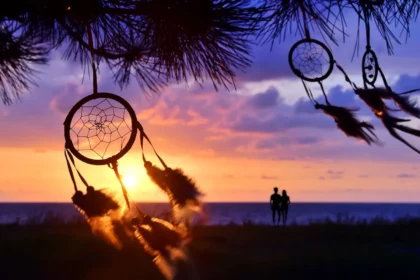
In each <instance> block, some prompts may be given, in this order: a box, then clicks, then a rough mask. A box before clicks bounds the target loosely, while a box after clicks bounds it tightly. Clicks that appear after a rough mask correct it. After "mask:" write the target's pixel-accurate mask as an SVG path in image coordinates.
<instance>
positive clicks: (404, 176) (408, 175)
mask: <svg viewBox="0 0 420 280" xmlns="http://www.w3.org/2000/svg"><path fill="white" fill-rule="evenodd" d="M397 178H400V179H413V178H416V175H414V174H408V173H401V174H398V175H397Z"/></svg>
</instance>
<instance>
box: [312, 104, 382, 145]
mask: <svg viewBox="0 0 420 280" xmlns="http://www.w3.org/2000/svg"><path fill="white" fill-rule="evenodd" d="M315 108H316V109H321V110H322V111H323V112H324V113H325V114H326V115H328V116H330V117H332V118H334V120H335V122H336V124H337V128H338V129H340V130H341V131H343V132H344V134H346V135H347V136H348V137H354V138H358V139H361V140H364V141H365V142H366V143H368V144H369V145H371V144H372V143H376V144H379V141H378V137H377V136H376V135H375V133H374V127H373V125H371V124H369V123H367V122H361V121H359V120H358V119H356V117H355V116H354V113H353V112H354V111H356V110H350V109H347V108H344V107H339V106H333V105H322V104H317V105H315ZM366 131H368V132H369V133H370V134H369V133H367V132H366Z"/></svg>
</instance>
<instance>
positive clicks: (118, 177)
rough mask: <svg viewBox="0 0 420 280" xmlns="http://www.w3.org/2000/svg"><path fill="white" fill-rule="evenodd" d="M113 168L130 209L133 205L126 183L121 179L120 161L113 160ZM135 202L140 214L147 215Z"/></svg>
mask: <svg viewBox="0 0 420 280" xmlns="http://www.w3.org/2000/svg"><path fill="white" fill-rule="evenodd" d="M111 168H112V169H113V170H114V172H115V176H117V179H118V182H120V185H121V189H122V192H123V195H124V199H125V202H126V204H127V207H128V209H131V206H130V197H129V195H128V191H127V189H126V187H125V185H124V183H123V181H122V179H121V175H120V172H119V171H118V162H116V161H113V162H111ZM133 204H134V207H135V208H136V210H137V212H138V213H139V215H140V216H141V217H142V218H144V217H146V215H145V214H144V213H143V212H142V211H141V210H140V208H139V207H138V206H137V204H136V203H135V202H134V203H133Z"/></svg>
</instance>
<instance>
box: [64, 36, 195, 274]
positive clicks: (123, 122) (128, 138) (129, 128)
mask: <svg viewBox="0 0 420 280" xmlns="http://www.w3.org/2000/svg"><path fill="white" fill-rule="evenodd" d="M89 44H90V46H91V47H93V44H92V41H91V40H89ZM91 55H92V56H93V54H91ZM92 61H93V59H92ZM92 68H93V88H94V93H93V94H91V95H89V96H86V97H84V98H83V99H81V100H80V101H79V102H77V103H76V104H75V105H74V106H73V108H71V110H70V112H69V113H68V115H67V117H66V119H65V121H64V138H65V158H66V161H67V167H68V170H69V174H70V177H71V179H72V182H73V185H74V189H75V194H74V195H73V197H72V201H73V204H74V205H75V206H76V208H77V209H78V210H79V211H80V212H81V213H82V214H84V215H85V217H86V219H87V221H88V222H89V224H90V225H91V227H92V230H93V231H94V232H96V233H99V234H100V235H102V236H105V237H106V239H107V240H108V241H110V242H111V243H113V244H114V245H117V246H118V247H121V246H122V245H121V244H122V242H120V240H119V237H118V235H117V234H116V233H115V232H114V231H113V228H114V225H115V224H116V223H119V224H120V225H122V226H123V228H125V229H126V230H128V231H130V232H132V234H131V236H135V237H136V239H137V240H138V241H139V242H140V244H142V245H143V247H144V248H145V249H146V251H147V252H149V253H150V254H152V255H153V256H154V257H155V263H156V265H157V266H158V267H159V268H160V270H161V272H162V273H163V274H164V275H165V276H166V277H167V278H168V279H172V278H173V277H174V276H175V271H176V265H175V263H176V261H177V260H178V259H179V258H182V259H184V260H185V259H186V254H181V253H180V252H181V251H182V252H184V253H185V250H186V249H185V245H186V244H187V243H188V241H189V233H188V226H189V224H190V223H189V221H190V220H191V218H190V217H191V216H192V215H193V214H195V213H197V212H198V213H199V214H201V213H202V212H201V209H202V205H201V201H200V196H201V192H200V191H199V190H198V188H197V186H196V183H195V182H194V181H193V180H192V179H191V178H190V177H188V176H187V175H185V174H184V172H183V171H182V169H180V168H176V169H172V168H170V167H168V166H167V165H166V163H165V162H164V161H163V159H162V158H161V157H160V156H159V155H158V154H157V152H156V150H155V148H154V147H153V145H152V143H151V141H150V138H149V137H148V136H147V135H146V133H145V131H144V129H143V126H142V125H141V124H140V122H139V121H138V120H137V117H136V113H135V111H134V109H133V108H132V107H131V106H130V104H129V103H128V102H127V101H126V100H124V99H123V98H122V97H120V96H117V95H115V94H112V93H107V92H98V91H97V78H96V67H95V65H94V64H93V63H92ZM137 134H139V135H140V144H141V148H142V153H143V161H144V166H145V168H146V170H147V173H148V175H149V177H150V178H151V180H152V181H153V182H155V183H156V185H158V186H159V187H160V189H162V190H163V191H164V192H165V193H166V194H167V195H168V197H169V201H170V203H171V207H172V214H173V221H172V222H173V224H171V223H168V222H166V221H163V220H160V219H158V218H155V217H149V216H148V215H146V214H144V213H143V212H142V211H141V210H140V209H139V207H138V206H137V205H136V204H135V203H133V202H132V201H131V200H130V197H129V194H128V192H127V189H126V188H125V186H124V183H123V181H122V179H121V175H120V172H119V170H118V160H119V159H121V158H122V157H123V156H124V155H126V154H127V152H128V151H129V150H130V149H131V148H132V146H133V144H134V142H135V140H136V138H137ZM144 139H146V140H147V141H148V142H149V143H150V145H151V146H152V148H153V150H154V152H155V154H156V156H157V158H158V159H159V160H160V162H161V163H162V165H163V169H161V168H158V167H156V166H154V165H153V164H152V163H151V162H150V161H147V160H146V158H145V156H144V151H143V143H144ZM75 158H77V159H78V160H80V161H82V162H84V163H87V164H90V165H96V166H101V165H102V166H104V165H107V166H108V167H110V168H111V169H112V170H113V171H114V173H115V176H116V177H117V179H118V181H119V183H120V185H121V189H122V194H123V196H124V199H125V202H126V205H127V207H123V205H122V204H120V203H119V202H118V200H117V199H116V197H115V195H113V194H111V193H110V192H109V191H107V190H106V189H102V190H96V189H95V188H94V187H92V186H91V185H90V184H89V183H88V182H87V180H86V179H85V178H84V176H83V175H82V174H81V172H80V171H79V169H78V168H77V167H76V162H75ZM73 168H74V169H75V170H76V172H77V174H78V175H79V178H80V180H81V181H82V182H83V184H84V185H85V187H86V193H85V194H84V193H83V192H82V191H80V190H79V189H78V187H77V183H76V180H75V177H74V173H73ZM159 244H166V245H165V246H163V247H162V248H161V247H159V246H160V245H159Z"/></svg>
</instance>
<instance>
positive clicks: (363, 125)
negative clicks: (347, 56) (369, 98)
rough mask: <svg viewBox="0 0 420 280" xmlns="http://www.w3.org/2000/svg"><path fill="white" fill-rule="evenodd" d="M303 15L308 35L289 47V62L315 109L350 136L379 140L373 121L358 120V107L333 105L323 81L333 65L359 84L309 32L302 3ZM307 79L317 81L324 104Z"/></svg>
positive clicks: (374, 141)
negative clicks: (371, 122) (370, 122)
mask: <svg viewBox="0 0 420 280" xmlns="http://www.w3.org/2000/svg"><path fill="white" fill-rule="evenodd" d="M301 12H302V18H303V27H304V34H305V38H304V39H302V40H300V41H298V42H296V43H295V44H294V45H293V46H292V47H291V49H290V51H289V65H290V68H291V70H292V71H293V73H294V74H295V75H296V76H298V77H299V78H300V79H301V80H302V84H303V87H304V88H305V91H306V94H307V95H308V97H309V99H310V100H311V101H312V103H313V105H314V107H315V109H320V110H322V111H323V112H324V113H325V114H326V115H328V116H330V117H332V118H333V119H334V120H335V122H336V124H337V128H339V129H340V130H341V131H343V132H344V133H345V134H346V135H347V136H349V137H355V138H359V139H362V140H364V141H366V142H367V143H368V144H369V145H370V144H371V143H378V141H377V140H378V139H377V137H376V135H375V133H374V128H373V126H372V125H371V124H369V123H367V122H363V121H359V120H358V119H357V118H356V117H355V114H354V112H355V111H357V110H356V109H348V108H345V107H341V106H335V105H332V104H331V103H330V102H329V100H328V97H327V94H326V92H325V90H324V86H323V84H322V82H323V81H324V80H325V79H327V78H328V77H329V76H330V75H331V73H332V72H333V70H334V66H335V67H337V69H338V70H339V71H340V72H341V73H342V74H343V76H344V78H345V80H346V81H347V82H348V83H350V85H351V86H352V87H353V88H354V89H355V88H356V86H355V84H354V83H353V82H351V81H350V79H349V77H348V75H347V74H346V72H345V71H344V69H343V68H342V67H341V66H340V65H339V64H338V63H337V62H336V61H335V59H334V57H333V54H332V53H331V50H330V49H329V48H328V47H327V46H326V45H325V44H324V43H322V42H320V41H318V40H315V39H312V38H311V36H310V33H309V28H308V22H307V17H308V15H307V14H306V10H305V9H304V8H303V7H302V8H301ZM307 82H310V83H318V85H319V87H320V88H321V91H322V94H323V95H324V98H325V104H320V103H319V102H318V101H316V100H315V98H314V96H313V94H312V90H311V88H310V87H309V86H308V85H307Z"/></svg>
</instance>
